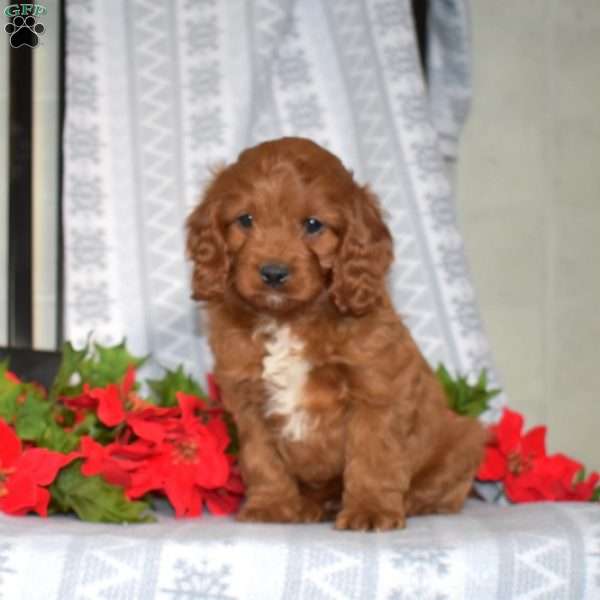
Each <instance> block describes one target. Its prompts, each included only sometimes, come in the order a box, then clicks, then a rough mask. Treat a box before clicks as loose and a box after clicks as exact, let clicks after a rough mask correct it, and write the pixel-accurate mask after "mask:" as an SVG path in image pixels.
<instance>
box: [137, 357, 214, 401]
mask: <svg viewBox="0 0 600 600" xmlns="http://www.w3.org/2000/svg"><path fill="white" fill-rule="evenodd" d="M148 385H149V386H150V391H151V392H152V396H153V398H152V399H153V400H154V402H155V403H156V404H158V405H159V406H177V398H176V396H175V395H176V393H177V392H184V393H186V394H193V395H194V396H201V397H203V398H204V397H206V394H205V393H204V391H203V390H202V388H201V387H200V384H199V383H198V382H197V381H196V380H195V379H194V378H193V377H191V376H189V375H187V374H186V373H185V372H184V370H183V367H182V366H181V365H179V367H177V370H175V371H172V370H170V369H167V370H166V372H165V374H164V376H163V378H162V379H149V380H148Z"/></svg>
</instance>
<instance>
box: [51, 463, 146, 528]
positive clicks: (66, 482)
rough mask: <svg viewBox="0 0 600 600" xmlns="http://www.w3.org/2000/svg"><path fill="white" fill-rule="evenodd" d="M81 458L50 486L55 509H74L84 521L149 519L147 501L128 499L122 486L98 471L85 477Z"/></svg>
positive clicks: (120, 521)
mask: <svg viewBox="0 0 600 600" xmlns="http://www.w3.org/2000/svg"><path fill="white" fill-rule="evenodd" d="M81 463H82V461H81V460H76V461H75V462H73V463H71V464H70V465H69V466H67V467H65V468H64V469H62V470H61V472H60V473H59V475H58V477H57V478H56V480H55V481H54V483H53V484H52V485H51V486H50V494H51V495H52V501H53V502H52V507H53V510H54V511H55V512H63V513H66V512H70V511H73V512H74V513H75V514H76V515H77V516H78V517H79V518H80V519H82V520H83V521H92V522H95V523H99V522H101V523H149V522H152V521H154V520H155V518H154V517H153V516H152V515H151V514H148V510H149V508H150V506H149V504H148V503H147V502H141V501H135V502H134V501H131V500H128V499H127V497H126V496H125V493H124V491H123V488H121V487H118V486H116V485H111V484H110V483H107V482H106V481H104V479H102V477H100V476H99V475H94V476H92V477H85V476H84V475H82V473H81Z"/></svg>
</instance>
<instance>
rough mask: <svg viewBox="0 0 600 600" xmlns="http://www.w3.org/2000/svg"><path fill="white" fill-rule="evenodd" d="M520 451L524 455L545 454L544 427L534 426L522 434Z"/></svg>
mask: <svg viewBox="0 0 600 600" xmlns="http://www.w3.org/2000/svg"><path fill="white" fill-rule="evenodd" d="M521 451H522V453H523V454H524V455H525V456H526V457H534V458H538V457H543V456H546V428H545V427H541V426H540V427H534V428H533V429H531V430H530V431H529V432H528V433H527V434H526V435H524V436H523V440H522V442H521Z"/></svg>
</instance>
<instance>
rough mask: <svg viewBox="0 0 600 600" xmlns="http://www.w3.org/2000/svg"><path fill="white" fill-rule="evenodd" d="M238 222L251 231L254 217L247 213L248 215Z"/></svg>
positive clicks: (242, 216) (244, 215) (239, 218)
mask: <svg viewBox="0 0 600 600" xmlns="http://www.w3.org/2000/svg"><path fill="white" fill-rule="evenodd" d="M236 220H237V222H238V223H239V224H240V226H241V227H243V228H244V229H250V227H252V223H253V219H252V215H249V214H247V213H246V214H243V215H240V216H239V217H238V218H237V219H236Z"/></svg>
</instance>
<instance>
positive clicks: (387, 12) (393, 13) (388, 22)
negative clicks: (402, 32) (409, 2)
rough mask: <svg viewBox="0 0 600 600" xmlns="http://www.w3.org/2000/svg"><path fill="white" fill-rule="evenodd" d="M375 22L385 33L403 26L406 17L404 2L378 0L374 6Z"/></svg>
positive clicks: (381, 31)
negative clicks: (379, 0)
mask: <svg viewBox="0 0 600 600" xmlns="http://www.w3.org/2000/svg"><path fill="white" fill-rule="evenodd" d="M374 10H375V19H374V21H375V24H376V25H377V27H378V28H379V30H380V33H382V34H385V33H386V32H387V31H389V30H390V29H392V28H394V27H402V26H403V25H404V20H405V19H406V16H405V11H404V10H403V9H402V4H401V3H400V2H398V1H397V0H385V1H384V2H377V3H376V4H375V6H374Z"/></svg>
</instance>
